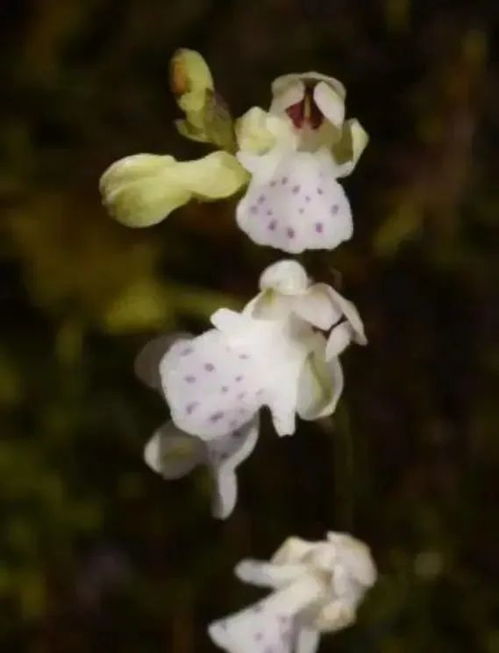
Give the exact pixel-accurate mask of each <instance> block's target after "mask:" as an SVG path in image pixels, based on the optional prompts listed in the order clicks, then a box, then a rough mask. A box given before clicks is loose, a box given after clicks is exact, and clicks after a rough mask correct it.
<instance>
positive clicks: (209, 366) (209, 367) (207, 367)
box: [204, 363, 215, 372]
mask: <svg viewBox="0 0 499 653" xmlns="http://www.w3.org/2000/svg"><path fill="white" fill-rule="evenodd" d="M204 369H205V370H206V371H207V372H213V370H214V369H215V366H214V365H213V363H206V364H205V366H204Z"/></svg>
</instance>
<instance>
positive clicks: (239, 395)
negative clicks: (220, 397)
mask: <svg viewBox="0 0 499 653" xmlns="http://www.w3.org/2000/svg"><path fill="white" fill-rule="evenodd" d="M245 395H246V393H245V392H240V393H239V394H238V395H237V398H238V399H244V397H245Z"/></svg>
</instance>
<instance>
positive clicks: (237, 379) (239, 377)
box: [236, 374, 243, 382]
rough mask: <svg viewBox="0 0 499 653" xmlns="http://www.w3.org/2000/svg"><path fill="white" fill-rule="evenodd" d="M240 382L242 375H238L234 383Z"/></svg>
mask: <svg viewBox="0 0 499 653" xmlns="http://www.w3.org/2000/svg"><path fill="white" fill-rule="evenodd" d="M242 380H243V375H242V374H240V375H239V376H236V381H237V382H239V381H242Z"/></svg>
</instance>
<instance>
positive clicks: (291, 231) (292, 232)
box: [286, 227, 295, 238]
mask: <svg viewBox="0 0 499 653" xmlns="http://www.w3.org/2000/svg"><path fill="white" fill-rule="evenodd" d="M286 235H287V237H288V238H294V237H295V230H294V229H291V227H288V228H287V229H286Z"/></svg>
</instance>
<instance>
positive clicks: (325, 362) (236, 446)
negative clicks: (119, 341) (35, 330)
mask: <svg viewBox="0 0 499 653" xmlns="http://www.w3.org/2000/svg"><path fill="white" fill-rule="evenodd" d="M212 323H213V324H214V326H215V328H213V329H211V330H209V331H207V332H206V333H204V334H202V335H201V336H198V337H196V338H193V337H192V336H190V335H189V334H180V335H177V336H175V337H170V336H165V337H160V338H157V339H155V340H153V341H152V342H150V343H149V344H148V345H146V347H145V348H144V349H143V351H142V352H141V353H140V354H139V356H138V358H137V362H136V372H137V374H138V376H139V378H141V380H143V381H144V382H145V383H146V384H148V385H149V386H150V387H152V388H154V389H156V390H158V391H160V392H162V393H164V395H165V397H166V399H167V401H168V403H169V406H170V410H171V417H172V421H170V422H167V423H166V424H164V425H163V426H161V427H160V428H159V429H157V430H156V432H155V433H154V434H153V436H152V438H151V440H150V441H149V442H148V444H147V445H146V449H145V460H146V463H147V464H148V465H149V466H150V467H151V468H152V469H153V470H154V471H156V472H157V473H159V474H160V475H161V476H163V478H165V479H174V478H179V477H181V476H184V475H185V474H188V473H189V472H190V471H191V470H193V469H194V468H195V467H197V466H198V465H206V466H207V467H208V468H209V470H210V474H211V476H212V478H213V481H214V482H213V486H214V493H213V514H214V516H215V517H219V518H222V519H223V518H226V517H227V516H228V515H229V514H230V513H231V512H232V510H233V508H234V505H235V503H236V500H237V481H236V468H237V467H238V465H239V464H241V463H242V462H243V461H244V460H246V458H247V457H248V456H249V455H250V454H251V452H252V451H253V449H254V447H255V445H256V441H257V438H258V424H259V410H260V408H261V407H262V406H264V405H267V406H269V407H270V409H271V413H272V417H273V422H274V426H275V428H276V431H277V432H278V433H279V434H280V435H286V434H291V433H293V432H294V430H295V414H296V413H297V414H298V415H299V416H300V417H301V418H302V419H305V420H315V419H318V418H320V417H325V416H327V415H331V414H332V413H333V411H334V409H335V407H336V404H337V402H338V399H339V397H340V395H341V392H342V390H343V372H342V369H341V365H340V362H339V359H338V356H339V354H340V353H341V352H342V351H343V349H344V348H345V347H346V346H347V345H348V344H349V342H350V341H352V340H353V341H355V342H357V343H359V344H364V343H365V342H366V339H365V335H364V330H363V325H362V322H361V320H360V317H359V315H358V313H357V310H356V308H355V307H354V305H353V304H351V302H349V301H348V300H346V299H344V298H343V297H342V296H341V295H340V294H339V293H337V292H336V291H335V290H334V289H333V288H331V287H330V286H327V285H326V284H313V283H311V281H310V279H309V278H308V277H307V274H306V272H305V270H304V268H303V267H302V266H301V265H300V264H299V263H297V262H296V261H291V260H283V261H279V262H278V263H275V264H274V265H271V266H270V267H268V268H267V269H266V270H265V271H264V272H263V274H262V275H261V278H260V292H259V293H258V294H257V295H256V297H254V298H253V299H252V300H251V301H250V302H249V303H248V304H247V305H246V306H245V307H244V309H243V311H242V312H241V313H237V312H235V311H230V310H228V309H220V310H219V311H217V312H216V313H215V314H214V315H213V316H212ZM333 325H334V327H333ZM331 327H333V328H331ZM318 329H321V330H323V331H328V330H329V338H328V339H326V337H325V336H324V335H323V334H321V333H319V332H318V331H317V330H318Z"/></svg>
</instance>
